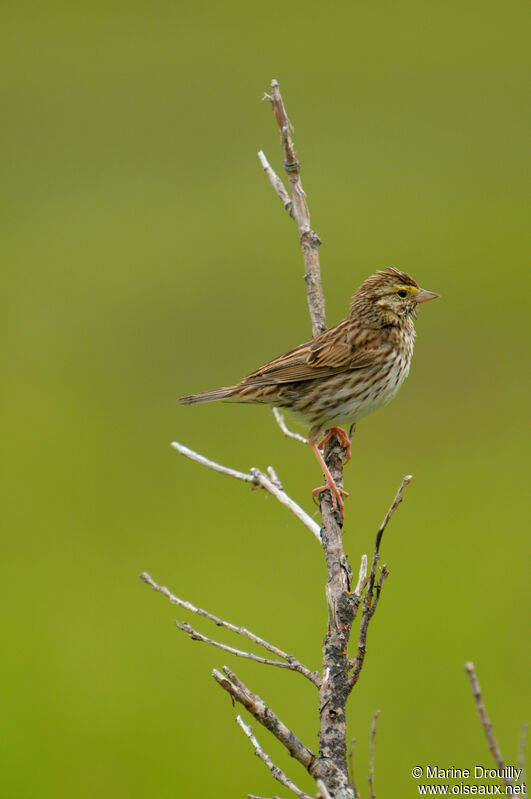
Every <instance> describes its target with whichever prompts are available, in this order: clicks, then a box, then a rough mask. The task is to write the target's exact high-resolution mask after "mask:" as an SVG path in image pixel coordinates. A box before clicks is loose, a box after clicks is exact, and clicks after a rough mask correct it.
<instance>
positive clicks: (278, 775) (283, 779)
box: [236, 715, 312, 799]
mask: <svg viewBox="0 0 531 799" xmlns="http://www.w3.org/2000/svg"><path fill="white" fill-rule="evenodd" d="M236 721H237V723H238V724H239V725H240V727H241V728H242V730H243V731H244V733H245V734H246V736H247V737H248V738H249V740H250V742H251V743H252V745H253V747H254V753H255V755H256V756H257V757H259V758H260V760H261V761H262V763H265V765H266V766H267V768H268V769H269V771H270V772H271V774H272V776H273V777H274V778H275V779H276V780H278V781H279V782H280V783H281V784H282V785H283V786H284V787H285V788H288V789H289V790H290V791H292V793H294V794H296V796H298V797H299V799H312V797H311V796H309V795H308V794H307V793H304V791H301V789H300V788H298V787H297V786H296V785H295V783H294V782H293V780H290V778H289V777H287V776H286V775H285V774H284V772H283V771H282V769H281V768H279V767H278V766H276V765H275V764H274V763H273V761H272V760H271V758H270V757H269V755H268V754H267V752H264V750H263V749H262V747H261V746H260V744H259V743H258V741H257V739H256V737H255V736H254V735H253V731H252V729H251V727H250V726H249V725H248V724H246V723H245V722H244V720H243V719H242V717H241V716H240V715H238V716H237V717H236Z"/></svg>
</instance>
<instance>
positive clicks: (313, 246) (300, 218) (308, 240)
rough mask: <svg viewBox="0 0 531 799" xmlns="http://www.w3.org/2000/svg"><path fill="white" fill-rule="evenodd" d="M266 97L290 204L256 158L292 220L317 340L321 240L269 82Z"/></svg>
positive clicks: (322, 317)
mask: <svg viewBox="0 0 531 799" xmlns="http://www.w3.org/2000/svg"><path fill="white" fill-rule="evenodd" d="M266 97H267V98H268V99H269V100H271V104H272V106H273V111H274V114H275V117H276V120H277V124H278V128H279V131H280V139H281V142H282V149H283V151H284V169H285V170H286V172H287V175H288V180H289V183H290V188H291V204H290V200H289V195H288V192H287V191H286V189H285V188H284V185H283V183H282V181H281V180H280V178H279V177H278V175H276V174H275V172H274V171H273V169H272V168H271V166H270V165H269V162H268V160H267V158H266V156H265V155H264V153H263V152H262V151H261V150H260V153H259V154H258V157H259V158H260V162H261V164H262V166H263V168H264V170H265V171H266V174H267V176H268V177H269V180H270V181H271V184H272V186H273V188H274V189H275V191H276V193H277V194H278V196H279V197H280V199H281V200H282V203H283V205H284V207H285V208H286V210H287V211H288V213H289V214H290V216H292V217H293V219H294V220H295V223H296V225H297V229H298V231H299V236H300V242H301V248H302V255H303V258H304V266H305V275H304V279H305V281H306V295H307V300H308V308H309V311H310V317H311V320H312V334H313V335H314V336H317V335H318V334H319V333H322V332H323V330H326V314H325V301H324V294H323V286H322V283H321V268H320V266H319V245H320V243H321V240H320V239H319V236H318V235H317V233H316V232H315V231H314V230H312V227H311V222H310V211H309V209H308V203H307V202H306V194H305V192H304V189H303V188H302V182H301V165H300V161H299V160H298V158H297V155H296V153H295V146H294V144H293V138H292V135H291V125H290V122H289V119H288V115H287V112H286V108H285V106H284V101H283V100H282V95H281V94H280V88H279V85H278V81H276V80H272V81H271V94H270V95H266Z"/></svg>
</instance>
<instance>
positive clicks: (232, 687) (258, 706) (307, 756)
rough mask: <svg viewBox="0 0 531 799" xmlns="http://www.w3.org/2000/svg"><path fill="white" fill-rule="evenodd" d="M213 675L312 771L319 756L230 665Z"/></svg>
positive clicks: (215, 670)
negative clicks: (248, 686)
mask: <svg viewBox="0 0 531 799" xmlns="http://www.w3.org/2000/svg"><path fill="white" fill-rule="evenodd" d="M212 676H213V677H214V679H215V680H216V682H217V683H218V684H219V685H220V686H221V687H222V688H223V689H224V690H225V691H227V693H228V694H230V696H231V697H232V699H234V700H235V701H236V702H239V703H240V704H242V705H243V706H244V707H245V708H246V710H248V711H249V713H250V714H251V715H252V716H254V718H255V719H256V720H257V721H258V722H260V724H262V725H263V726H264V727H265V728H266V729H268V730H269V732H271V733H272V734H273V735H274V736H275V738H276V739H277V740H278V741H280V743H281V744H282V745H283V746H285V747H286V749H287V750H288V752H289V753H290V755H291V756H292V757H294V758H295V760H298V762H299V763H300V764H301V765H302V766H304V768H305V769H306V770H307V771H308V772H310V773H312V771H313V769H314V767H315V766H316V764H317V757H316V756H315V754H314V753H313V752H312V750H311V749H310V748H309V747H307V746H305V745H304V744H303V743H302V741H300V740H299V739H298V738H297V736H296V735H295V734H294V733H293V732H292V731H291V730H290V729H289V727H287V726H286V725H285V724H284V722H283V721H281V720H280V719H279V717H278V716H277V714H276V713H275V712H274V711H273V710H272V709H271V708H270V707H269V706H268V705H266V703H265V702H264V700H263V699H261V698H260V697H259V696H258V694H255V693H253V691H251V690H250V689H249V688H247V686H246V685H245V684H244V683H243V682H242V681H241V680H240V679H239V678H238V677H237V676H236V674H235V673H234V672H233V671H232V670H231V669H229V668H228V666H223V674H222V673H221V672H220V671H218V670H217V669H214V670H213V672H212Z"/></svg>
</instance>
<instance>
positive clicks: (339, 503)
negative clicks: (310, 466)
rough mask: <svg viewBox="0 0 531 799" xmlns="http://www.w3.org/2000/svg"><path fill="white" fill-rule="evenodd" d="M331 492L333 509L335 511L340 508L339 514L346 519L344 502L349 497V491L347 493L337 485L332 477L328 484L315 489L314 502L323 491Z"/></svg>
mask: <svg viewBox="0 0 531 799" xmlns="http://www.w3.org/2000/svg"><path fill="white" fill-rule="evenodd" d="M327 489H328V490H329V491H330V495H331V497H332V509H333V510H335V509H336V508H337V507H339V512H340V514H341V518H342V519H344V518H345V503H344V502H343V497H348V491H345V489H344V488H340V487H339V486H338V485H337V483H335V481H334V479H333V478H332V477H331V478H330V480H328V479H327V481H326V483H325V484H324V485H322V486H319V488H314V489H313V491H312V497H313V501H314V502H316V500H317V497H318V496H319V494H320V493H321V492H322V491H326V490H327Z"/></svg>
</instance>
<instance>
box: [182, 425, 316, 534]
mask: <svg viewBox="0 0 531 799" xmlns="http://www.w3.org/2000/svg"><path fill="white" fill-rule="evenodd" d="M172 447H173V448H174V449H176V450H177V452H180V453H181V455H185V456H186V457H187V458H190V459H191V460H193V461H196V463H200V464H201V465H202V466H206V467H207V469H212V470H213V471H215V472H219V473H220V474H226V475H228V476H229V477H234V478H235V479H236V480H243V482H245V483H252V484H253V485H255V486H259V487H260V488H263V489H264V490H265V491H267V492H268V493H269V494H271V495H272V496H274V497H275V499H277V500H278V501H279V502H280V504H281V505H284V507H285V508H287V509H288V510H289V511H291V513H293V515H294V516H296V517H297V519H298V520H299V521H300V522H302V523H303V524H304V526H305V527H307V528H308V530H310V531H311V532H312V533H313V534H314V536H315V537H316V538H317V540H318V541H319V543H320V542H321V528H320V527H319V525H318V524H317V522H315V521H314V520H313V519H312V518H311V516H309V515H308V514H307V513H306V511H304V510H303V509H302V508H301V507H300V505H297V503H296V502H295V501H294V500H293V499H291V497H289V496H288V495H287V494H286V492H285V491H284V490H283V489H281V488H279V487H278V484H277V483H276V482H275V481H273V480H272V479H271V478H270V477H268V476H267V475H266V474H264V473H263V472H261V471H260V469H256V468H255V467H254V466H253V468H252V469H250V471H249V473H246V472H239V471H238V470H237V469H231V468H230V467H228V466H222V465H221V464H220V463H216V461H213V460H210V458H205V456H204V455H200V454H199V453H198V452H195V451H194V450H193V449H190V448H189V447H186V446H185V445H184V444H180V443H179V442H178V441H172Z"/></svg>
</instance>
